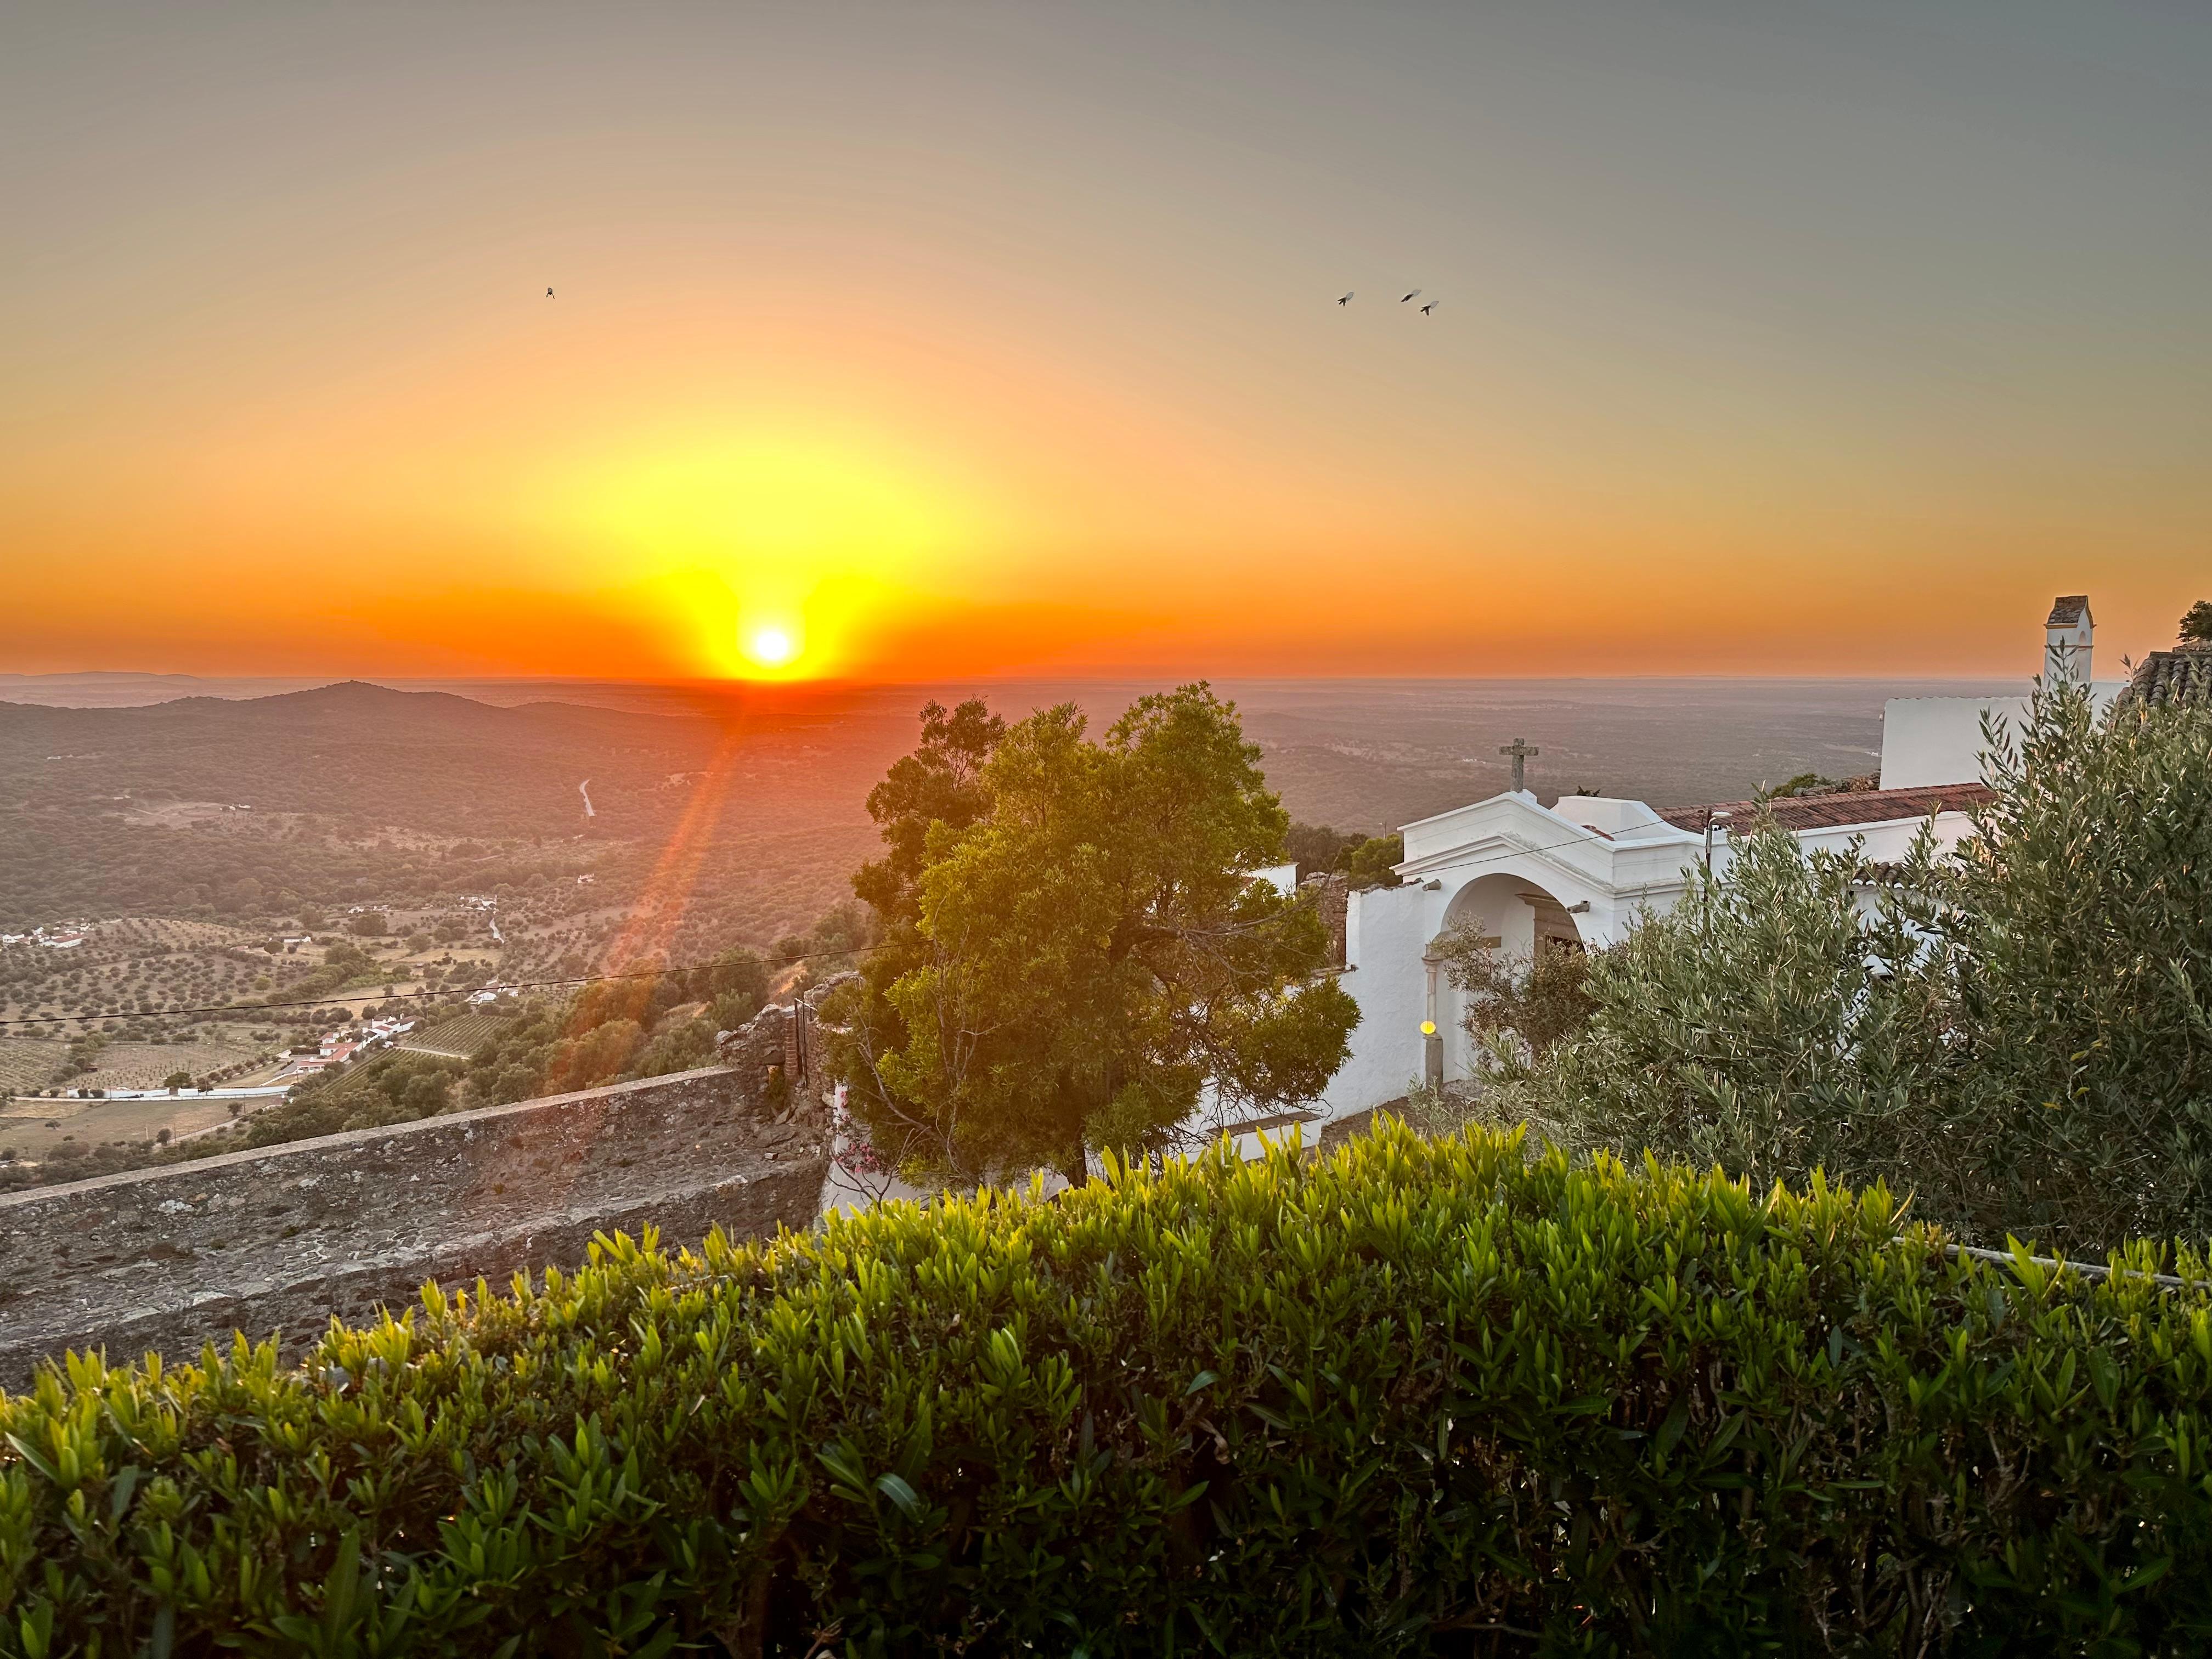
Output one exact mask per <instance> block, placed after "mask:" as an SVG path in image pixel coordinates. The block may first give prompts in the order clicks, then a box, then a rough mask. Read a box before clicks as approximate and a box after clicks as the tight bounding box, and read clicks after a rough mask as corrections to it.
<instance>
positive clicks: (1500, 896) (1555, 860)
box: [1262, 597, 2122, 1139]
mask: <svg viewBox="0 0 2212 1659" xmlns="http://www.w3.org/2000/svg"><path fill="white" fill-rule="evenodd" d="M2092 647H2093V621H2092V619H2091V617H2090V614H2089V604H2088V600H2087V599H2085V598H2081V597H2070V598H2065V599H2059V600H2058V601H2057V604H2056V605H2055V606H2054V607H2053V608H2052V611H2051V617H2050V620H2049V622H2048V623H2046V624H2045V670H2046V672H2047V673H2048V674H2051V675H2052V676H2054V677H2057V678H2073V679H2078V680H2087V678H2088V674H2089V671H2090V664H2091V650H2092ZM2121 689H2122V685H2121V684H2112V685H2109V686H2106V685H2097V686H2096V687H2095V690H2096V691H2097V693H2098V702H2099V705H2100V707H2102V706H2104V705H2106V704H2108V703H2109V702H2111V700H2112V696H2114V695H2116V694H2117V693H2118V691H2119V690H2121ZM2026 706H2027V700H2026V699H2025V698H2016V699H2002V698H1999V699H1987V698H1975V697H1946V698H1911V699H1897V700H1893V701H1892V702H1890V703H1889V704H1888V705H1887V707H1886V708H1885V710H1884V714H1883V730H1882V761H1881V787H1880V788H1878V789H1873V790H1865V791H1860V792H1857V793H1835V794H1827V795H1814V796H1808V797H1802V798H1796V799H1787V800H1777V801H1773V802H1771V803H1769V807H1768V810H1769V811H1771V813H1772V815H1773V817H1774V820H1775V822H1776V823H1778V825H1779V826H1780V827H1781V828H1782V829H1785V830H1787V831H1788V832H1789V833H1790V834H1791V835H1793V836H1796V838H1797V839H1798V841H1799V842H1802V844H1803V845H1804V846H1806V847H1807V848H1834V849H1837V850H1841V849H1843V848H1846V847H1848V846H1849V845H1850V843H1851V842H1853V841H1855V840H1856V841H1857V842H1859V843H1860V847H1861V849H1862V851H1863V854H1865V855H1866V856H1867V857H1869V858H1871V859H1875V860H1896V859H1899V858H1901V857H1902V856H1903V855H1904V854H1905V851H1906V849H1907V848H1909V847H1910V846H1911V842H1912V840H1913V837H1914V836H1917V834H1918V833H1919V831H1920V829H1921V826H1922V825H1923V824H1924V823H1928V822H1929V820H1930V819H1931V818H1932V819H1933V821H1934V823H1935V828H1936V839H1937V842H1938V844H1939V846H1943V847H1949V846H1954V845H1956V844H1957V842H1958V841H1959V840H1960V837H1961V836H1964V835H1965V834H1966V831H1967V829H1968V828H1969V822H1970V821H1969V818H1968V816H1967V812H1968V809H1969V808H1971V807H1972V806H1973V805H1976V804H1977V803H1978V802H1981V801H1984V800H1987V799H1990V792H1989V790H1988V789H1987V788H1986V787H1984V785H1983V783H1982V782H1981V751H1982V747H1983V744H1982V737H1981V720H1982V716H1983V714H1984V713H1985V712H1987V713H1990V714H1995V715H1996V716H1997V717H1998V718H2000V719H2017V718H2018V716H2019V714H2020V713H2021V711H2022V710H2024V709H2025V708H2026ZM1518 746H1519V745H1518V740H1517V739H1516V748H1517V747H1518ZM1509 752H1510V751H1509ZM1757 811H1758V806H1757V804H1756V803H1754V802H1753V801H1748V800H1739V801H1723V802H1719V803H1716V804H1714V805H1699V806H1684V807H1672V808H1668V809H1664V810H1655V809H1654V808H1652V807H1651V806H1650V805H1646V804H1645V803H1644V802H1643V801H1640V800H1620V799H1609V798H1607V797H1604V796H1581V795H1569V796H1565V797H1562V798H1561V799H1558V800H1555V801H1553V803H1552V804H1551V805H1549V806H1547V805H1543V803H1541V801H1539V800H1538V799H1536V797H1535V796H1534V794H1533V793H1529V792H1528V791H1526V790H1519V791H1508V792H1507V793H1504V794H1501V795H1493V796H1492V797H1491V798H1490V799H1488V800H1482V801H1477V802H1475V803H1474V804H1473V805H1468V806H1462V807H1458V808H1456V809H1455V810H1454V811H1449V812H1443V813H1440V814H1438V815H1437V817H1431V818H1424V819H1422V820H1421V821H1420V822H1419V823H1409V824H1407V826H1406V827H1405V836H1406V856H1405V861H1404V862H1403V863H1401V864H1400V865H1398V866H1396V872H1397V874H1398V876H1399V878H1401V883H1402V884H1401V885H1400V886H1397V887H1389V888H1373V889H1370V890H1367V891H1365V892H1358V893H1352V894H1350V895H1349V896H1347V902H1346V915H1345V939H1344V957H1345V963H1344V974H1343V977H1342V979H1341V981H1340V983H1341V984H1342V985H1343V986H1344V987H1345V988H1346V990H1347V991H1349V992H1351V993H1352V997H1353V998H1354V1000H1357V1001H1358V1004H1359V1011H1360V1020H1359V1025H1358V1029H1357V1030H1354V1031H1353V1032H1352V1052H1351V1055H1350V1058H1348V1059H1347V1060H1346V1062H1345V1064H1344V1066H1343V1067H1342V1069H1341V1070H1340V1071H1339V1072H1338V1073H1337V1074H1336V1076H1335V1078H1334V1079H1332V1080H1331V1082H1330V1084H1329V1086H1328V1091H1326V1092H1325V1093H1324V1094H1323V1096H1322V1099H1321V1100H1320V1101H1319V1102H1317V1103H1316V1105H1317V1107H1318V1109H1319V1111H1320V1115H1322V1116H1323V1117H1326V1118H1340V1117H1348V1116H1351V1115H1354V1114H1356V1113H1359V1112H1364V1111H1366V1110H1368V1109H1371V1108H1373V1107H1376V1106H1380V1105H1383V1104H1384V1103H1388V1102H1390V1101H1393V1100H1395V1099H1398V1098H1399V1097H1401V1096H1403V1095H1404V1093H1405V1092H1406V1088H1407V1085H1408V1084H1409V1083H1413V1082H1418V1081H1419V1080H1421V1079H1424V1078H1425V1077H1435V1076H1438V1075H1441V1077H1442V1079H1443V1080H1444V1081H1446V1082H1449V1081H1453V1080H1456V1079H1464V1078H1466V1077H1468V1075H1470V1073H1471V1071H1472V1068H1473V1066H1474V1059H1475V1055H1474V1042H1473V1040H1472V1039H1471V1038H1470V1037H1469V1036H1468V1035H1467V1032H1466V1030H1465V1028H1464V1026H1463V1024H1462V1016H1463V1015H1464V1013H1465V1012H1466V1011H1465V1008H1464V1006H1463V998H1462V994H1461V993H1460V992H1458V991H1456V990H1455V989H1454V988H1453V987H1452V985H1451V982H1450V980H1449V975H1448V974H1447V973H1446V972H1445V971H1444V969H1443V966H1442V965H1441V963H1439V962H1438V961H1437V957H1436V953H1435V950H1434V943H1433V942H1434V941H1435V940H1436V939H1437V938H1438V936H1439V935H1440V934H1443V933H1447V932H1449V931H1450V930H1452V929H1454V928H1455V927H1460V926H1462V925H1466V926H1469V927H1474V928H1475V929H1476V930H1478V933H1479V934H1480V937H1482V938H1484V939H1489V940H1492V941H1495V943H1496V945H1497V947H1498V950H1499V951H1502V952H1504V953H1506V954H1508V955H1517V956H1521V957H1528V956H1529V955H1531V954H1532V953H1533V952H1534V951H1535V950H1536V949H1537V948H1538V945H1539V942H1540V941H1547V942H1549V943H1551V944H1553V945H1558V946H1562V947H1565V948H1568V949H1595V948H1597V947H1600V946H1603V945H1611V944H1613V943H1614V942H1616V941H1617V940H1619V939H1621V938H1622V936H1623V935H1624V934H1626V933H1627V931H1628V929H1629V927H1631V926H1632V924H1633V923H1634V921H1635V920H1636V918H1637V916H1638V915H1639V914H1641V913H1643V912H1645V911H1655V912H1656V911H1664V910H1667V909H1669V908H1672V907H1673V906H1674V903H1675V902H1676V901H1677V900H1679V899H1680V897H1681V896H1682V895H1683V894H1684V893H1685V892H1686V891H1687V890H1688V888H1689V885H1690V883H1691V881H1692V879H1693V878H1694V877H1695V875H1696V873H1697V872H1699V870H1700V869H1701V868H1703V867H1705V866H1707V865H1710V866H1711V868H1712V869H1713V870H1714V871H1715V872H1717V873H1721V874H1723V875H1724V874H1725V873H1726V872H1727V870H1728V867H1729V863H1730V861H1731V860H1733V859H1734V857H1735V836H1737V835H1738V834H1739V833H1741V831H1743V830H1744V829H1747V827H1748V826H1749V824H1750V823H1751V822H1752V820H1753V817H1755V816H1756V813H1757ZM1262 873H1263V874H1264V875H1265V876H1266V877H1267V878H1268V879H1272V880H1273V881H1275V882H1276V883H1277V884H1279V885H1287V883H1288V877H1289V873H1290V872H1288V871H1286V870H1285V871H1268V872H1262ZM1425 1026H1426V1027H1427V1028H1428V1029H1427V1030H1425V1029H1424V1027H1425ZM1431 1033H1432V1034H1433V1035H1431ZM1308 1138H1309V1139H1311V1135H1310V1133H1309V1137H1308Z"/></svg>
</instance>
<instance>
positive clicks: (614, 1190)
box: [0, 1022, 829, 1387]
mask: <svg viewBox="0 0 2212 1659" xmlns="http://www.w3.org/2000/svg"><path fill="white" fill-rule="evenodd" d="M763 1024H767V1022H763ZM760 1035H761V1036H762V1037H763V1038H765V1037H766V1036H767V1035H768V1034H767V1033H766V1032H765V1031H764V1030H763V1031H762V1032H761V1033H760ZM763 1046H765V1045H764V1044H763ZM732 1058H737V1057H736V1056H732ZM761 1082H762V1079H761V1074H760V1073H759V1071H758V1070H757V1069H756V1068H755V1067H753V1066H747V1065H745V1064H744V1063H743V1061H742V1060H740V1061H739V1063H738V1065H736V1066H715V1067H711V1068H708V1069H706V1070H702V1071H696V1072H683V1073H678V1074H676V1075H675V1076H672V1077H659V1078H647V1079H642V1080H641V1081H639V1082H635V1083H623V1084H617V1085H613V1086H611V1087H609V1088H604V1089H587V1090H585V1091H581V1092H580V1093H577V1094H570V1095H557V1096H555V1097H550V1098H549V1099H544V1100H529V1101H523V1102H520V1103H517V1104H514V1105H512V1106H492V1107H486V1108H483V1109H480V1110H477V1111H471V1112H456V1113H453V1114H452V1115H449V1116H444V1117H432V1118H425V1119H422V1121H418V1122H414V1123H404V1124H398V1125H394V1126H392V1127H389V1128H380V1129H358V1130H354V1131H351V1132H349V1133H344V1134H337V1135H325V1136H320V1137H319V1138H317V1139H313V1140H301V1141H294V1142H291V1143H289V1145H284V1146H267V1147H259V1148H256V1149H253V1150H252V1151H248V1152H229V1153H226V1154H223V1155H222V1156H221V1157H216V1158H205V1159H203V1160H200V1161H198V1162H196V1163H190V1164H167V1165H162V1166H160V1167H158V1168H155V1169H150V1170H131V1171H126V1172H125V1173H122V1174H119V1175H112V1176H102V1177H100V1178H99V1179H96V1180H92V1181H80V1182H73V1183H71V1184H70V1185H68V1186H63V1187H46V1188H33V1189H31V1190H28V1191H25V1192H19V1193H13V1194H6V1195H4V1196H0V1385H5V1386H9V1387H15V1386H20V1385H21V1383H22V1381H23V1379H24V1378H25V1377H26V1376H27V1375H28V1374H29V1373H30V1371H31V1370H33V1367H34V1365H35V1364H36V1362H37V1361H38V1360H39V1359H40V1358H42V1357H44V1356H47V1355H52V1354H57V1353H59V1352H61V1351H62V1350H64V1348H79V1349H82V1348H86V1347H90V1346H102V1347H105V1348H106V1351H107V1353H108V1356H109V1358H111V1359H113V1360H118V1361H120V1360H122V1359H125V1358H137V1356H138V1355H139V1354H140V1353H141V1352H144V1351H146V1350H148V1349H153V1350H156V1351H158V1352H161V1353H163V1354H164V1355H166V1356H168V1357H170V1358H179V1357H182V1358H190V1357H191V1356H192V1355H194V1354H196V1353H197V1352H198V1350H199V1346H200V1344H201V1343H202V1342H203V1341H204V1340H208V1339H210V1338H213V1339H214V1340H216V1341H217V1342H218V1343H221V1342H223V1341H227V1340H228V1337H229V1335H230V1334H231V1332H232V1331H233V1330H234V1329H239V1330H243V1331H245V1332H246V1334H247V1335H248V1336H250V1337H252V1338H254V1339H255V1340H260V1339H262V1338H264V1337H267V1336H270V1335H271V1334H274V1335H276V1336H277V1337H278V1338H279V1340H280V1341H281V1342H282V1344H283V1349H284V1352H286V1353H287V1354H288V1355H294V1354H296V1353H298V1352H300V1351H301V1349H302V1348H303V1347H304V1346H306V1345H307V1344H308V1343H309V1342H311V1341H313V1340H314V1338H316V1337H317V1336H319V1334H321V1333H322V1331H323V1330H324V1328H325V1327H326V1326H327V1325H328V1323H329V1322H330V1319H331V1316H333V1315H336V1316H338V1317H340V1318H342V1319H344V1320H347V1321H348V1322H358V1321H359V1320H361V1319H362V1318H364V1317H365V1316H368V1315H370V1314H372V1313H373V1312H374V1310H375V1309H376V1307H377V1306H378V1305H379V1304H389V1305H392V1306H394V1307H398V1306H400V1305H403V1304H405V1303H407V1302H410V1301H411V1300H413V1298H414V1297H415V1295H416V1291H417V1290H418V1289H419V1288H420V1287H421V1285H422V1284H423V1282H424V1281H425V1280H428V1279H436V1280H437V1281H439V1282H440V1283H441V1284H443V1285H467V1284H471V1283H473V1282H474V1280H475V1279H477V1278H478V1277H479V1276H481V1277H483V1279H486V1280H488V1281H489V1283H490V1284H491V1285H493V1286H494V1287H495V1289H503V1288H504V1287H505V1286H506V1285H507V1281H508V1280H509V1279H511V1278H512V1277H513V1274H514V1273H516V1272H517V1271H519V1270H530V1269H536V1268H540V1267H545V1266H548V1265H552V1266H558V1267H570V1266H574V1265H575V1264H577V1263H579V1262H580V1261H583V1259H584V1257H585V1254H586V1246H587V1245H588V1244H589V1243H590V1242H591V1238H592V1234H594V1233H595V1232H599V1231H602V1230H605V1231H616V1230H620V1231H626V1232H629V1233H630V1234H631V1235H632V1236H635V1235H636V1234H637V1233H638V1232H639V1231H640V1230H641V1228H643V1227H645V1226H646V1225H654V1226H657V1227H659V1229H660V1231H661V1234H662V1237H664V1238H665V1239H666V1240H667V1241H668V1242H669V1243H687V1242H692V1241H696V1240H697V1239H699V1238H701V1237H704V1235H705V1234H706V1233H707V1231H708V1230H709V1229H710V1228H712V1227H716V1226H719V1227H720V1228H722V1229H723V1230H724V1231H726V1232H728V1233H730V1234H732V1235H733V1236H735V1237H763V1236H767V1235H769V1234H772V1233H774V1232H775V1231H776V1229H777V1228H778V1227H779V1226H791V1227H803V1226H805V1225H809V1224H810V1223H811V1221H812V1220H813V1218H814V1217H815V1214H816V1212H817V1204H818V1202H819V1200H820V1195H821V1190H822V1182H823V1175H824V1174H825V1172H826V1170H827V1164H828V1150H829V1147H828V1137H827V1133H826V1130H825V1128H824V1127H823V1125H822V1124H821V1123H820V1122H819V1121H817V1115H814V1114H811V1113H809V1112H806V1111H804V1110H802V1109H796V1108H787V1109H784V1110H782V1111H781V1112H772V1111H771V1109H769V1107H768V1106H767V1105H766V1104H765V1103H763V1092H764V1091H763V1089H762V1087H761Z"/></svg>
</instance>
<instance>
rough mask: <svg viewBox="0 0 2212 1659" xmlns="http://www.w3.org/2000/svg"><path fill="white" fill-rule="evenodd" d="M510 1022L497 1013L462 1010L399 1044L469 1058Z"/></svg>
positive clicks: (422, 1051) (404, 1046)
mask: <svg viewBox="0 0 2212 1659" xmlns="http://www.w3.org/2000/svg"><path fill="white" fill-rule="evenodd" d="M508 1023H509V1022H507V1020H505V1019H503V1018H501V1017H500V1016H499V1015H497V1014H463V1015H462V1016H461V1017H460V1018H459V1019H449V1020H447V1021H446V1022H445V1023H444V1024H441V1025H436V1026H433V1027H432V1028H431V1029H430V1030H427V1031H424V1032H422V1033H421V1034H419V1035H416V1036H409V1037H408V1038H406V1039H405V1040H404V1042H401V1043H400V1044H399V1046H400V1047H401V1048H411V1049H413V1050H414V1051H415V1052H416V1053H417V1054H452V1055H453V1056H455V1057H456V1058H458V1059H461V1060H466V1059H467V1058H468V1057H469V1056H470V1055H471V1054H473V1053H475V1052H476V1050H477V1047H478V1046H479V1045H480V1044H482V1043H483V1042H488V1041H489V1040H490V1039H491V1038H493V1037H495V1036H498V1035H499V1034H500V1033H501V1031H503V1030H506V1029H507V1024H508Z"/></svg>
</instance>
